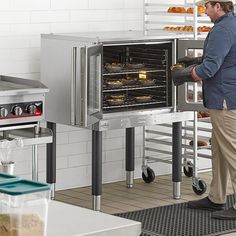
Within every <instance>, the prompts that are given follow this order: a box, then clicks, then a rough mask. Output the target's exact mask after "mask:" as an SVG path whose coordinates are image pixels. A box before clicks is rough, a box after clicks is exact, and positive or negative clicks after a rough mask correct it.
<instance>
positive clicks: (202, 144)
mask: <svg viewBox="0 0 236 236" xmlns="http://www.w3.org/2000/svg"><path fill="white" fill-rule="evenodd" d="M189 145H190V146H193V140H191V141H190V142H189ZM197 146H198V147H202V146H208V143H207V142H206V141H203V140H198V141H197Z"/></svg>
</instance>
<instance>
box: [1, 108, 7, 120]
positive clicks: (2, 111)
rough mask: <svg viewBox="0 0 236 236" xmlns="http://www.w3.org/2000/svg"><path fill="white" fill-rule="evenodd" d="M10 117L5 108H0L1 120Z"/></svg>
mask: <svg viewBox="0 0 236 236" xmlns="http://www.w3.org/2000/svg"><path fill="white" fill-rule="evenodd" d="M7 115H8V110H7V109H6V108H4V107H1V108H0V118H5V117H7Z"/></svg>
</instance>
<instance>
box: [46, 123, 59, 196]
mask: <svg viewBox="0 0 236 236" xmlns="http://www.w3.org/2000/svg"><path fill="white" fill-rule="evenodd" d="M47 128H49V129H51V130H52V143H47V164H46V169H47V172H46V173H47V174H46V178H47V183H50V184H52V191H51V198H52V199H54V198H55V184H56V144H57V142H56V123H52V122H47Z"/></svg>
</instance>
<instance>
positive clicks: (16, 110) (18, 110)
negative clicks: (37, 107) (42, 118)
mask: <svg viewBox="0 0 236 236" xmlns="http://www.w3.org/2000/svg"><path fill="white" fill-rule="evenodd" d="M12 113H13V115H15V116H20V115H21V114H22V113H23V110H22V108H21V107H19V106H15V107H13V110H12Z"/></svg>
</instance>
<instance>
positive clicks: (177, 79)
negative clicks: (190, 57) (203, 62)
mask: <svg viewBox="0 0 236 236" xmlns="http://www.w3.org/2000/svg"><path fill="white" fill-rule="evenodd" d="M195 66H196V65H191V66H189V67H186V68H181V67H174V68H173V69H172V70H171V77H172V80H173V83H174V85H175V86H179V85H181V84H183V83H184V82H197V81H198V79H196V78H195V77H194V76H193V69H194V67H195Z"/></svg>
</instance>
